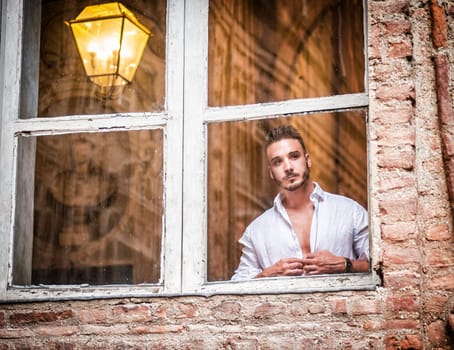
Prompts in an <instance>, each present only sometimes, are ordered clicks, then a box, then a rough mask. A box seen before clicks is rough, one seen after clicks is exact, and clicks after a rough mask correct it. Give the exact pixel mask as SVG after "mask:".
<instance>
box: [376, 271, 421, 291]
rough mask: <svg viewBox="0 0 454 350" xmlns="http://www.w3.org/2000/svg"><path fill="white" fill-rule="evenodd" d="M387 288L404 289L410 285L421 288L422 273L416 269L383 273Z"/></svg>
mask: <svg viewBox="0 0 454 350" xmlns="http://www.w3.org/2000/svg"><path fill="white" fill-rule="evenodd" d="M383 277H384V279H383V281H384V286H385V288H391V289H398V290H400V289H402V288H408V287H414V288H419V284H420V275H419V274H418V273H416V272H414V271H409V270H406V271H391V272H386V273H384V275H383Z"/></svg>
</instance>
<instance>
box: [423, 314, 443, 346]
mask: <svg viewBox="0 0 454 350" xmlns="http://www.w3.org/2000/svg"><path fill="white" fill-rule="evenodd" d="M427 336H428V338H429V340H430V342H431V343H432V344H433V345H435V344H441V343H445V342H446V341H447V334H446V323H445V322H444V321H442V320H437V321H435V322H432V323H431V324H429V326H428V327H427Z"/></svg>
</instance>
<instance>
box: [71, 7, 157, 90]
mask: <svg viewBox="0 0 454 350" xmlns="http://www.w3.org/2000/svg"><path fill="white" fill-rule="evenodd" d="M65 23H66V24H67V25H68V26H69V27H70V28H71V31H72V34H73V36H74V40H75V42H76V45H77V49H78V51H79V55H80V57H81V60H82V64H83V66H84V69H85V73H86V74H87V76H88V77H89V78H90V80H91V81H92V82H94V83H95V84H97V85H99V86H100V87H101V90H102V91H104V90H106V89H107V88H109V87H114V86H121V85H125V84H127V83H130V82H131V81H132V79H133V77H134V74H135V72H136V69H137V67H138V65H139V63H140V60H141V58H142V54H143V51H144V49H145V46H146V44H147V41H148V38H149V37H150V36H151V35H152V34H151V32H150V31H149V30H148V29H147V28H146V27H144V26H143V25H142V24H141V23H140V22H139V21H138V20H137V18H136V17H135V16H134V14H133V13H132V12H131V11H130V10H128V9H127V8H126V7H125V6H124V5H123V4H121V3H120V2H110V3H106V4H100V5H92V6H87V7H85V8H84V9H83V10H82V12H81V13H80V14H79V15H78V16H77V17H76V18H75V19H73V20H70V21H68V22H65Z"/></svg>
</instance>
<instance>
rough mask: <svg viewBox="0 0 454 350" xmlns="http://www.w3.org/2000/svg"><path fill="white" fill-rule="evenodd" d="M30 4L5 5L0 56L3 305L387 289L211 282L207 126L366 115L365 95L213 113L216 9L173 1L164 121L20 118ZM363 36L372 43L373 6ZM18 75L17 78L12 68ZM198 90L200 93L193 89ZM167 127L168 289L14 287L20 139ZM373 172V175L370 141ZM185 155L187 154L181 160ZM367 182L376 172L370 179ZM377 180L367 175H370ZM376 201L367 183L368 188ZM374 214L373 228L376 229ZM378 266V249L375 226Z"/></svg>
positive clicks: (337, 283) (362, 277)
mask: <svg viewBox="0 0 454 350" xmlns="http://www.w3.org/2000/svg"><path fill="white" fill-rule="evenodd" d="M23 2H24V0H16V1H13V0H3V1H2V4H1V6H2V8H1V16H2V18H1V25H2V28H1V34H2V35H1V38H0V39H1V41H0V44H1V51H0V52H1V56H0V81H1V83H2V85H1V88H0V110H1V116H2V118H1V119H0V155H1V156H0V303H1V302H16V301H23V300H29V301H35V300H36V301H38V300H75V299H81V300H87V299H96V298H117V297H118V298H119V297H150V296H173V295H188V294H190V295H193V294H197V295H213V294H232V293H235V294H238V293H239V294H258V293H264V294H270V293H271V294H272V293H288V292H301V293H310V292H318V291H338V290H372V289H375V288H376V286H377V285H379V284H380V279H379V277H378V276H377V274H376V273H375V271H374V270H373V269H371V271H370V272H368V273H360V274H358V273H355V274H340V275H329V276H327V275H320V276H311V277H301V278H300V277H298V278H295V277H291V278H285V277H279V278H267V279H257V280H251V281H235V282H233V281H221V282H207V256H208V255H207V250H208V247H207V234H208V232H207V212H208V208H207V203H206V198H207V196H206V193H207V184H206V183H207V181H206V180H207V176H206V174H207V162H206V155H207V147H208V145H207V124H208V123H210V122H219V121H236V120H254V119H263V118H274V117H276V116H282V115H289V116H290V115H296V114H301V113H315V112H328V111H338V110H346V109H355V108H361V109H367V108H368V106H369V95H368V86H367V67H368V65H367V54H366V53H367V52H366V51H367V40H365V48H364V50H365V57H364V59H365V67H366V68H365V77H364V79H365V90H366V91H365V92H364V93H359V94H346V95H336V96H329V97H321V98H307V99H296V100H287V101H280V102H270V103H261V104H252V105H239V106H226V107H208V14H209V12H208V11H209V0H196V1H193V0H192V1H191V0H188V1H179V0H167V22H166V23H167V31H166V73H165V75H166V87H165V94H166V98H165V108H164V111H163V112H162V113H148V112H144V113H126V114H105V115H78V116H63V117H52V118H32V119H19V104H20V100H19V95H20V90H21V57H22V56H21V55H22V25H23ZM363 6H364V35H365V38H367V35H366V32H367V25H366V24H367V18H366V17H367V16H366V15H367V2H366V0H363ZM9 67H15V69H9ZM194 84H195V85H196V86H197V87H199V88H194ZM155 128H161V129H163V132H164V145H163V147H164V148H163V152H164V167H165V171H164V173H165V178H164V194H163V195H164V198H165V200H164V203H165V205H164V220H163V221H164V223H163V245H162V247H163V251H162V259H161V260H162V264H161V271H162V274H161V283H158V284H144V285H105V286H85V285H75V286H73V285H72V286H68V285H59V286H44V287H40V286H13V285H12V283H11V281H12V268H11V266H12V264H13V249H12V247H13V241H14V218H15V210H16V204H15V199H16V193H15V188H16V175H17V174H16V171H17V170H16V163H17V143H18V137H19V136H20V135H22V136H24V135H26V136H43V135H55V134H65V133H75V132H108V131H126V130H141V129H155ZM368 145H369V146H368V155H369V157H368V164H369V167H370V166H371V158H370V154H371V153H370V152H371V150H370V141H369V140H368ZM175 150H180V151H175ZM369 174H370V172H369ZM368 176H369V177H370V175H368ZM368 192H369V202H370V181H369V191H368ZM370 217H371V215H370V209H369V220H370ZM369 228H370V238H371V242H372V244H371V259H372V261H374V259H375V257H376V256H377V254H378V249H376V248H375V247H374V241H375V240H376V239H375V238H374V237H375V234H374V232H373V226H372V225H369Z"/></svg>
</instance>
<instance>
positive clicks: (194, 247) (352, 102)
mask: <svg viewBox="0 0 454 350" xmlns="http://www.w3.org/2000/svg"><path fill="white" fill-rule="evenodd" d="M208 5H209V0H201V1H197V2H196V3H195V4H191V6H187V7H186V14H185V21H186V24H185V29H186V30H185V41H186V45H187V47H190V50H187V51H185V53H186V55H185V65H186V70H185V72H184V74H185V75H184V81H185V85H186V86H185V104H184V109H185V119H184V138H185V145H184V146H185V149H184V150H183V152H184V157H183V159H184V164H183V169H184V178H183V188H184V189H185V195H187V196H188V197H190V199H191V201H190V205H187V204H188V203H187V202H186V201H185V210H184V212H183V227H184V228H185V230H184V237H183V277H182V291H183V292H184V293H200V294H205V295H213V294H232V293H235V294H237V293H239V294H257V293H261V294H269V293H271V294H272V293H289V292H290V293H292V292H303V293H308V292H321V291H337V290H373V289H375V288H376V286H377V285H379V284H380V279H379V276H378V275H377V274H376V272H375V271H374V270H373V269H372V268H371V270H370V272H367V273H353V274H335V275H319V276H311V277H277V278H265V279H255V280H251V281H216V282H208V281H207V271H208V269H207V264H208V251H207V250H208V247H207V237H208V232H207V216H208V215H207V214H208V207H207V203H206V198H207V177H206V174H207V147H208V144H207V124H208V123H210V122H221V121H222V122H224V121H239V120H256V119H266V118H274V117H277V116H284V115H285V116H291V115H297V114H305V113H322V112H329V111H342V110H346V109H355V108H362V109H366V110H367V108H368V106H369V94H368V85H367V67H368V65H367V40H366V38H367V13H368V12H367V2H366V0H363V23H364V38H365V40H364V60H365V72H364V86H365V92H364V93H356V94H344V95H335V96H329V97H320V98H305V99H294V100H287V101H279V102H271V103H258V104H250V105H239V106H225V107H209V106H208V89H207V88H205V89H194V88H192V89H191V88H190V87H191V86H190V85H191V83H192V82H194V81H196V80H200V81H201V83H202V86H204V87H208V16H209V8H208ZM189 44H190V46H189ZM187 111H190V115H188V114H187ZM366 115H367V114H366ZM366 125H367V123H366ZM367 144H368V150H367V154H368V165H369V166H370V147H369V145H370V141H369V137H368V141H367ZM191 154H200V155H203V156H201V157H194V156H191ZM202 169H203V171H201V170H202ZM368 173H369V174H370V172H369V171H368ZM368 186H369V187H370V181H369V185H368ZM368 190H369V189H368ZM368 196H369V202H370V191H368ZM186 198H187V197H186ZM370 217H371V215H370V210H369V221H370ZM197 223H203V224H202V228H201V227H200V225H197ZM369 231H370V241H371V242H373V241H374V239H373V236H374V234H373V232H372V231H373V227H371V225H369ZM375 254H376V253H375V251H374V245H373V244H371V265H372V264H373V261H374V258H375Z"/></svg>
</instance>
